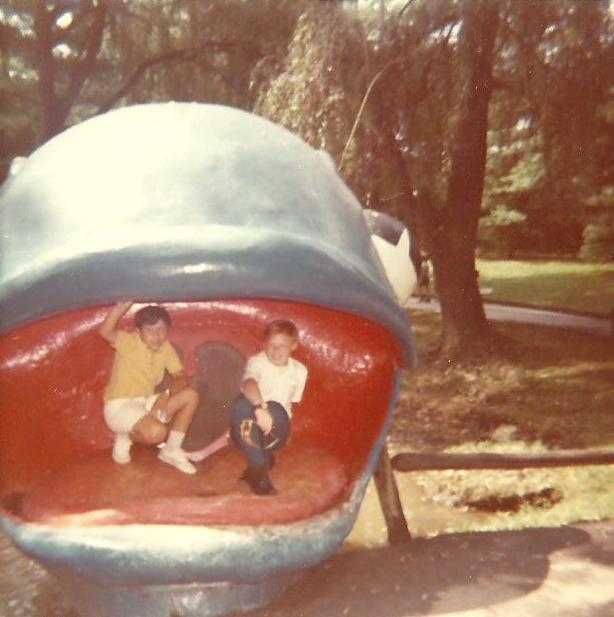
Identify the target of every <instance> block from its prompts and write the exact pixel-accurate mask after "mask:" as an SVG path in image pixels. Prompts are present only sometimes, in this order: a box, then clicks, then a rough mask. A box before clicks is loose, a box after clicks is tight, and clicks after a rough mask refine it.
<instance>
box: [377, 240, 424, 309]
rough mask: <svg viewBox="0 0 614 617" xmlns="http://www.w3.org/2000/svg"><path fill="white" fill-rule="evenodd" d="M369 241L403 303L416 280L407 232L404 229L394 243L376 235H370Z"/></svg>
mask: <svg viewBox="0 0 614 617" xmlns="http://www.w3.org/2000/svg"><path fill="white" fill-rule="evenodd" d="M371 241H372V242H373V246H375V250H376V252H377V255H378V257H379V259H380V261H381V262H382V265H383V266H384V271H385V272H386V276H387V277H388V281H389V282H390V285H391V286H392V289H393V290H394V293H395V295H396V297H397V300H398V301H399V303H400V304H401V305H403V304H405V302H407V300H408V298H409V296H410V295H411V294H412V292H413V291H414V289H415V288H416V284H417V282H418V277H417V275H416V271H415V269H414V266H413V264H412V262H411V259H410V257H409V245H410V240H409V232H408V231H407V229H405V230H404V231H403V233H402V234H401V236H400V238H399V241H398V242H397V244H396V245H394V244H391V243H390V242H387V241H386V240H384V239H383V238H381V237H380V236H376V235H372V236H371Z"/></svg>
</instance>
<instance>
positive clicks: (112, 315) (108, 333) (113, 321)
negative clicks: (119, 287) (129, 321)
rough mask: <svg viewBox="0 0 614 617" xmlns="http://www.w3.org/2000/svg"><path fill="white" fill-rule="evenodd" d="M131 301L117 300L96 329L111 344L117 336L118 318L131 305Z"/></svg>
mask: <svg viewBox="0 0 614 617" xmlns="http://www.w3.org/2000/svg"><path fill="white" fill-rule="evenodd" d="M132 304H133V301H132V300H131V301H129V302H118V303H117V304H116V305H115V306H114V307H113V308H112V309H111V310H110V311H109V313H108V314H107V316H106V317H105V319H104V321H103V322H102V325H101V326H100V328H99V329H98V332H100V336H102V338H103V339H105V341H108V342H109V343H111V345H113V344H114V343H115V339H116V338H117V332H118V328H117V324H118V323H119V320H120V319H121V318H122V317H123V316H124V315H125V314H126V312H127V311H128V309H129V308H130V307H131V306H132Z"/></svg>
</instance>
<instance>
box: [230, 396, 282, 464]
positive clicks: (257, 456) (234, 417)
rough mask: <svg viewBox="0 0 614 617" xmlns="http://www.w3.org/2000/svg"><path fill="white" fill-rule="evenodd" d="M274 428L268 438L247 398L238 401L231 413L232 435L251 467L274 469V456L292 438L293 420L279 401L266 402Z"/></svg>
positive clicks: (241, 397) (240, 398)
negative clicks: (258, 423)
mask: <svg viewBox="0 0 614 617" xmlns="http://www.w3.org/2000/svg"><path fill="white" fill-rule="evenodd" d="M267 406H268V409H269V413H270V414H271V417H272V418H273V428H272V429H271V432H270V433H269V434H268V435H265V434H264V433H263V432H262V431H261V430H260V428H259V427H258V425H257V424H256V413H255V410H256V408H255V407H254V406H253V405H252V404H251V403H250V402H249V401H248V400H247V399H246V398H245V397H244V396H240V397H239V398H238V399H236V400H235V402H234V403H233V406H232V411H231V414H230V435H231V437H232V440H233V441H234V443H235V444H236V445H237V446H238V447H239V448H241V450H242V451H243V454H245V457H246V458H247V464H248V466H249V467H250V468H255V467H262V466H266V467H269V468H270V467H271V460H272V459H271V456H272V453H273V452H274V451H275V450H279V449H280V448H283V446H284V445H285V444H286V442H287V441H288V438H289V437H290V417H289V416H288V414H287V412H286V410H285V409H284V408H283V406H282V405H280V404H279V403H278V402H277V401H267Z"/></svg>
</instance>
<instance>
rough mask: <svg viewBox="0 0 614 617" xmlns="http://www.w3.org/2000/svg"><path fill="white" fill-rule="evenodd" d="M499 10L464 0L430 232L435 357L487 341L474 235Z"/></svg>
mask: <svg viewBox="0 0 614 617" xmlns="http://www.w3.org/2000/svg"><path fill="white" fill-rule="evenodd" d="M498 11H499V6H498V3H497V2H492V0H465V3H464V5H463V12H464V15H463V23H462V27H461V30H460V34H459V43H458V45H459V63H460V68H461V71H460V72H461V74H462V75H463V79H464V82H465V87H464V92H463V96H462V100H461V103H460V109H459V121H458V125H457V128H456V135H455V142H454V146H453V148H452V160H451V170H450V177H449V181H448V192H447V199H446V203H445V205H444V207H443V208H442V209H441V210H440V211H439V212H438V213H437V220H436V221H435V228H434V230H433V266H434V271H435V278H436V281H437V293H438V295H439V299H440V301H441V309H442V319H443V334H442V345H441V349H440V355H441V357H442V359H452V358H455V357H458V356H459V355H465V354H466V353H471V352H473V351H474V350H476V349H477V348H479V347H481V346H482V344H483V343H484V342H485V341H486V340H488V338H489V334H490V333H489V327H488V322H487V321H486V317H485V314H484V307H483V304H482V298H481V296H480V291H479V286H478V275H477V271H476V268H475V249H476V245H477V229H478V221H479V215H480V208H481V203H482V193H483V190H484V174H485V168H486V137H487V130H488V106H489V102H490V94H491V82H492V63H493V51H494V44H495V39H496V36H497V27H498V21H499V15H498Z"/></svg>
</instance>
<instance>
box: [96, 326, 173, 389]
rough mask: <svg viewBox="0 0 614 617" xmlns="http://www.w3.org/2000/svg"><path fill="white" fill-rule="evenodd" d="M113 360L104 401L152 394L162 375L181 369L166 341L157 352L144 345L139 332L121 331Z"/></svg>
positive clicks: (116, 340)
mask: <svg viewBox="0 0 614 617" xmlns="http://www.w3.org/2000/svg"><path fill="white" fill-rule="evenodd" d="M113 347H114V348H115V350H116V351H115V360H114V361H113V370H112V371H111V379H110V381H109V385H108V386H107V389H106V391H105V393H104V400H105V401H109V400H111V399H114V398H136V397H139V396H151V395H152V394H153V393H154V391H155V388H156V386H157V385H158V384H159V383H160V382H161V381H162V379H163V378H164V372H165V371H168V372H169V373H170V374H171V375H175V374H176V373H179V372H180V371H181V370H183V366H182V364H181V360H180V359H179V356H177V352H176V351H175V349H174V348H173V346H172V345H171V344H170V342H169V341H165V342H164V344H163V345H162V347H160V349H158V351H152V350H151V349H149V347H147V345H145V343H144V342H143V340H142V339H141V337H140V336H139V333H138V332H125V331H124V330H120V331H119V332H118V333H117V338H116V339H115V344H114V345H113Z"/></svg>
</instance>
